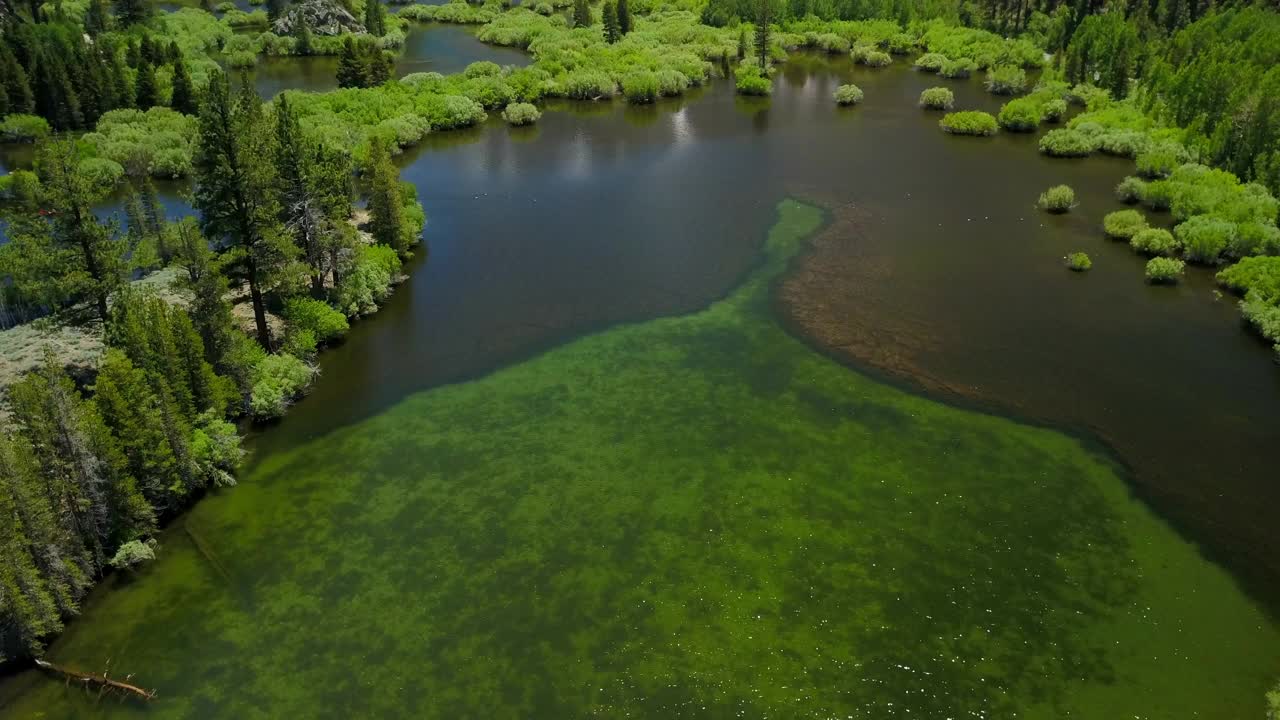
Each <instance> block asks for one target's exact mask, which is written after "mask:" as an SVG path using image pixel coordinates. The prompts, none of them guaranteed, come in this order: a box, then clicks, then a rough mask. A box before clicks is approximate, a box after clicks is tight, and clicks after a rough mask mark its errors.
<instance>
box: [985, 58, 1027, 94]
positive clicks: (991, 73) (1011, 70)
mask: <svg viewBox="0 0 1280 720" xmlns="http://www.w3.org/2000/svg"><path fill="white" fill-rule="evenodd" d="M983 85H984V86H985V87H986V88H987V92H989V93H991V94H992V95H1017V94H1018V93H1020V92H1022V91H1023V90H1025V89H1026V88H1027V73H1026V71H1025V70H1023V69H1022V68H1020V67H1016V66H1013V65H1000V66H997V67H993V68H991V69H990V70H988V71H987V79H986V80H985V81H984V82H983Z"/></svg>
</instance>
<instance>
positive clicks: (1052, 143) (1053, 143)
mask: <svg viewBox="0 0 1280 720" xmlns="http://www.w3.org/2000/svg"><path fill="white" fill-rule="evenodd" d="M1097 149H1098V139H1097V138H1096V137H1094V136H1092V135H1090V134H1088V133H1087V132H1082V131H1080V130H1074V129H1070V128H1058V129H1057V130H1050V131H1049V132H1047V133H1045V134H1044V137H1042V138H1040V152H1042V153H1044V154H1045V155H1049V156H1051V157H1086V156H1088V155H1092V154H1093V151H1094V150H1097Z"/></svg>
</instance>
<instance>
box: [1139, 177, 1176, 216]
mask: <svg viewBox="0 0 1280 720" xmlns="http://www.w3.org/2000/svg"><path fill="white" fill-rule="evenodd" d="M1173 195H1174V186H1173V184H1172V183H1170V182H1169V181H1168V180H1152V181H1151V182H1147V183H1143V185H1142V195H1141V199H1142V204H1143V205H1146V206H1147V207H1148V208H1151V209H1152V210H1156V211H1164V210H1168V209H1169V208H1170V207H1171V206H1172V205H1173Z"/></svg>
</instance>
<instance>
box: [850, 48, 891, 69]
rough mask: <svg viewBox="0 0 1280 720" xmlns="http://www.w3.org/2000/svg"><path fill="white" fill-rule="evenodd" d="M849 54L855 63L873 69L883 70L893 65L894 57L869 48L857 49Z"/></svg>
mask: <svg viewBox="0 0 1280 720" xmlns="http://www.w3.org/2000/svg"><path fill="white" fill-rule="evenodd" d="M849 54H850V56H851V57H852V58H853V61H854V62H856V63H858V64H859V65H865V66H867V67H871V68H882V67H886V66H888V65H890V64H892V63H893V57H892V56H891V55H889V53H886V52H881V51H879V50H875V49H872V48H869V47H862V46H860V47H855V48H854V49H853V50H852V51H851V52H850V53H849Z"/></svg>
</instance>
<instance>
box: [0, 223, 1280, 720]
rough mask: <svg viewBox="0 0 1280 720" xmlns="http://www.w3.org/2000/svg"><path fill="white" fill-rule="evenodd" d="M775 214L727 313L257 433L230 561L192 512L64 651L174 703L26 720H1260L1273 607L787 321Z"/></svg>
mask: <svg viewBox="0 0 1280 720" xmlns="http://www.w3.org/2000/svg"><path fill="white" fill-rule="evenodd" d="M778 212H779V219H778V222H777V224H776V225H775V227H774V228H773V229H772V231H771V232H770V234H769V237H768V241H767V244H766V248H765V254H764V261H763V263H762V265H761V267H760V268H759V269H758V270H757V271H756V272H755V273H753V274H752V276H751V277H749V278H748V279H747V281H746V282H745V283H744V284H743V285H742V286H741V287H740V288H739V289H738V290H737V291H735V292H734V293H733V294H732V295H731V296H730V297H728V298H726V299H725V300H723V301H721V302H718V303H716V304H715V305H713V306H712V307H711V308H709V309H707V310H705V311H703V312H700V313H697V314H694V315H690V316H685V317H677V318H669V319H663V320H656V321H652V322H648V323H644V324H641V325H634V326H627V327H621V328H618V329H614V330H611V331H608V332H604V333H601V334H598V335H594V336H591V337H587V338H584V339H582V340H579V341H576V342H574V343H572V344H569V345H567V346H564V347H562V348H559V349H556V350H554V351H551V352H548V353H546V354H545V355H543V356H541V357H539V358H536V359H534V360H531V361H529V362H525V363H522V364H520V365H517V366H514V367H511V368H509V369H506V370H503V371H500V372H497V373H494V374H493V375H490V376H488V377H485V378H483V379H480V380H477V381H474V382H469V383H465V384H460V385H455V386H449V387H443V388H439V389H435V390H431V391H428V392H424V393H420V394H418V395H415V396H412V397H409V398H407V399H406V400H404V401H403V402H402V403H401V404H399V405H398V406H396V407H394V408H392V409H391V410H389V411H387V412H385V413H383V414H382V415H379V416H377V417H374V418H372V419H370V420H368V421H365V422H363V423H361V424H359V425H356V426H354V427H350V428H347V429H345V430H343V431H341V432H338V433H334V434H333V435H331V436H328V437H323V438H319V439H317V440H315V441H312V442H309V443H307V444H305V445H302V446H300V447H297V448H295V449H293V450H292V451H290V452H287V453H282V454H277V455H273V456H270V457H266V458H263V459H261V461H260V462H259V463H258V464H256V465H255V466H254V467H252V468H250V469H249V471H248V472H247V473H246V474H245V477H244V478H243V479H242V482H241V484H240V485H239V486H238V487H237V488H235V489H234V490H232V491H229V492H225V493H222V494H220V495H218V496H216V497H212V498H210V499H208V500H206V501H205V502H203V503H202V504H201V505H200V506H199V507H197V508H196V509H195V511H193V513H192V514H191V515H190V516H189V517H188V518H187V519H186V522H187V523H189V525H190V527H191V528H192V529H193V530H194V531H196V532H197V533H198V534H199V535H200V537H202V538H203V541H204V544H205V545H206V546H207V547H208V548H210V549H211V551H212V552H215V553H217V555H218V556H217V558H216V561H217V564H218V565H219V566H221V567H222V568H224V569H225V573H226V575H225V576H224V575H223V574H222V572H223V571H222V570H218V569H215V568H214V567H213V564H212V563H211V562H209V561H208V560H206V559H205V558H204V557H202V556H201V555H200V554H199V553H198V552H197V551H196V549H195V547H194V546H193V545H192V544H190V543H187V542H184V541H183V539H182V538H183V537H184V536H182V535H179V534H176V533H171V534H170V538H169V542H168V545H167V547H166V551H165V553H164V554H163V555H162V557H161V559H160V560H159V561H158V562H157V563H156V564H155V566H154V567H152V568H150V569H149V570H148V571H146V572H145V574H144V576H143V577H141V578H139V579H137V580H134V581H132V582H127V583H119V584H118V585H119V586H118V587H115V588H113V589H112V590H111V591H110V593H108V594H106V595H105V596H104V597H101V598H100V599H99V601H98V602H96V603H94V604H93V605H92V607H91V608H90V609H89V611H88V612H87V613H86V616H85V617H84V618H83V619H82V620H81V621H79V622H77V623H76V624H75V625H74V627H73V630H72V632H70V633H69V634H68V635H67V636H65V637H64V639H63V640H62V641H60V642H59V643H58V644H57V645H56V646H55V647H54V648H53V650H52V653H51V655H52V656H53V658H54V659H56V660H58V661H60V662H63V663H66V664H72V665H76V666H79V667H85V668H90V669H93V668H98V667H101V665H102V663H103V662H104V661H105V660H106V659H107V658H111V659H112V661H113V667H115V668H117V669H119V670H121V671H122V670H126V669H127V670H128V671H129V672H134V673H136V674H137V677H138V679H139V681H141V682H143V684H146V685H148V686H154V687H157V688H158V689H159V690H160V697H159V699H158V700H157V702H156V703H155V704H154V705H152V706H151V707H149V708H147V709H142V708H139V707H137V706H130V705H127V704H125V705H119V704H115V703H105V704H102V705H99V706H96V707H95V706H92V705H90V703H89V702H88V701H87V700H86V699H85V698H84V697H83V696H82V695H81V694H79V693H77V692H75V691H71V690H67V689H65V688H63V687H62V685H61V684H60V683H56V682H52V681H36V680H33V679H31V678H24V679H23V680H22V682H24V683H26V684H27V687H28V688H29V689H28V690H27V691H26V692H25V694H23V695H21V696H20V697H19V698H17V700H16V701H15V702H14V704H12V705H10V706H9V707H7V708H6V714H7V713H9V712H13V713H14V716H17V717H23V716H29V715H39V716H43V717H88V716H103V717H106V716H111V717H115V716H127V715H133V714H139V715H142V714H146V715H153V716H156V717H191V718H209V717H225V718H280V717H299V718H300V717H307V718H314V717H335V718H349V717H407V718H531V717H548V718H579V717H609V718H613V717H657V718H667V717H749V718H762V717H777V718H800V717H805V718H810V717H812V718H828V717H840V718H848V717H853V718H948V717H950V718H1014V717H1024V718H1063V717H1079V718H1090V719H1097V718H1192V717H1195V718H1224V719H1226V718H1232V719H1235V718H1255V717H1257V718H1260V717H1261V715H1262V695H1263V692H1264V691H1265V689H1266V688H1267V686H1268V683H1269V682H1270V680H1271V679H1272V678H1273V677H1274V676H1275V675H1276V674H1277V673H1278V672H1280V637H1277V633H1276V629H1275V628H1274V627H1273V626H1272V625H1271V624H1270V623H1269V621H1268V620H1267V619H1266V618H1265V617H1264V616H1263V615H1262V613H1261V612H1260V611H1259V610H1258V609H1257V608H1256V607H1255V606H1254V605H1253V604H1252V603H1250V602H1249V601H1248V600H1246V599H1245V598H1244V597H1243V596H1242V595H1241V594H1240V592H1239V591H1238V590H1237V589H1236V587H1235V585H1234V584H1233V583H1232V581H1231V580H1230V579H1229V578H1228V577H1227V576H1226V575H1225V574H1224V573H1223V572H1222V571H1220V570H1219V569H1218V568H1216V567H1215V566H1213V565H1211V564H1209V563H1207V562H1206V561H1205V560H1203V559H1202V558H1201V557H1200V556H1199V555H1198V554H1197V552H1196V551H1195V549H1194V548H1192V547H1191V546H1189V545H1188V544H1187V543H1185V542H1183V541H1182V540H1181V539H1179V538H1178V537H1177V536H1176V535H1175V534H1174V533H1173V532H1172V531H1171V530H1170V529H1169V528H1168V527H1166V526H1165V525H1164V524H1163V523H1162V522H1160V521H1159V520H1158V519H1156V518H1155V517H1154V516H1153V515H1152V514H1151V513H1150V512H1148V511H1147V510H1146V509H1145V508H1144V507H1143V506H1142V505H1140V504H1139V503H1138V502H1136V501H1135V500H1134V499H1132V498H1131V497H1130V496H1129V494H1128V491H1127V490H1126V488H1125V486H1124V484H1123V482H1122V480H1121V478H1120V470H1119V469H1118V467H1117V466H1116V465H1115V464H1114V463H1113V462H1112V461H1111V460H1109V459H1108V458H1106V457H1104V456H1101V455H1099V454H1097V453H1094V452H1092V451H1091V450H1089V449H1087V448H1086V447H1084V446H1082V445H1081V443H1080V442H1079V441H1078V440H1076V439H1073V438H1071V437H1068V436H1066V435H1063V434H1061V433H1057V432H1054V431H1051V430H1047V429H1040V428H1032V427H1026V426H1023V425H1019V424H1017V423H1014V422H1011V421H1009V420H1005V419H1002V418H997V417H991V416H987V415H981V414H977V413H973V412H967V411H963V410H959V409H956V408H952V407H948V406H944V405H940V404H937V403H934V402H931V401H928V400H926V399H923V398H920V397H916V396H912V395H909V394H906V393H904V392H901V391H899V390H896V389H893V388H890V387H887V386H884V385H881V384H878V383H876V382H873V381H871V380H869V379H867V378H865V377H863V376H861V375H859V374H856V373H854V372H851V371H849V370H848V369H846V368H844V367H841V366H839V365H837V364H835V363H833V362H831V361H829V360H827V359H825V358H824V357H822V356H820V355H818V354H816V353H814V352H813V351H811V350H810V349H809V348H807V347H806V346H804V345H803V344H801V343H800V342H798V341H796V340H795V339H793V338H792V337H790V336H789V335H788V334H787V333H786V332H785V331H784V330H782V329H781V328H780V327H779V326H778V325H777V324H776V323H775V321H774V319H773V317H772V315H771V312H770V298H769V289H770V286H771V283H772V282H773V281H774V279H776V277H777V276H778V275H779V274H781V273H782V272H783V271H784V270H785V266H786V263H787V262H788V260H789V259H790V258H791V257H792V256H793V255H794V254H795V253H796V252H797V251H798V250H799V248H800V246H801V244H802V242H803V240H804V239H805V238H806V237H807V236H809V235H810V234H811V233H813V232H814V231H815V230H816V229H817V228H818V227H819V226H820V225H821V223H822V213H821V211H819V210H818V209H816V208H813V207H810V206H806V205H803V204H800V203H797V202H794V201H786V202H783V203H782V204H781V205H780V206H779V210H778ZM228 579H229V582H228Z"/></svg>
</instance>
